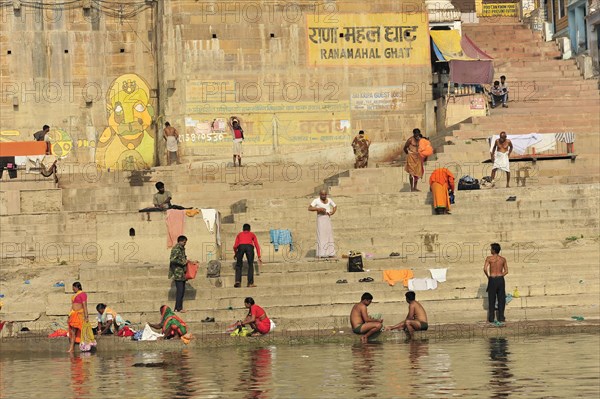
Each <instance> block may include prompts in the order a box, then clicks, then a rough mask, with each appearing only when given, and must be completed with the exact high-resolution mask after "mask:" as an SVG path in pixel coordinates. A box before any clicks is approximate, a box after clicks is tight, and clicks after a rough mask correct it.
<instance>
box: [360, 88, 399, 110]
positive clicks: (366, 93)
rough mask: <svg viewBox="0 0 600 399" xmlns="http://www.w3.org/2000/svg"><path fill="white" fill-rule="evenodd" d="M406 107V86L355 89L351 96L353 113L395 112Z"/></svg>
mask: <svg viewBox="0 0 600 399" xmlns="http://www.w3.org/2000/svg"><path fill="white" fill-rule="evenodd" d="M405 106H406V88H405V87H404V86H386V87H373V88H369V89H364V88H355V89H352V92H351V94H350V109H351V110H352V111H395V110H399V109H401V108H404V107H405Z"/></svg>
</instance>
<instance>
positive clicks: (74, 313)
mask: <svg viewBox="0 0 600 399" xmlns="http://www.w3.org/2000/svg"><path fill="white" fill-rule="evenodd" d="M73 292H74V293H75V295H73V296H72V297H71V312H70V313H69V318H68V319H67V325H68V326H69V341H70V346H69V350H68V352H73V350H74V348H75V343H76V342H77V343H79V342H80V341H81V329H82V328H83V323H84V322H85V321H87V320H88V309H87V294H86V293H85V292H83V288H82V287H81V283H80V282H79V281H76V282H74V283H73Z"/></svg>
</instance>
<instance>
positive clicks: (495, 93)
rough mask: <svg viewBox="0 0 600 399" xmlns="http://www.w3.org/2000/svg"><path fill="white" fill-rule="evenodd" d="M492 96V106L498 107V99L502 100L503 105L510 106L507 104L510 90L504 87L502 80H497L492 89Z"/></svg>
mask: <svg viewBox="0 0 600 399" xmlns="http://www.w3.org/2000/svg"><path fill="white" fill-rule="evenodd" d="M490 98H491V99H492V108H496V101H502V106H503V107H504V108H508V105H506V102H507V101H508V92H507V91H505V90H504V89H502V87H501V86H500V82H499V81H497V80H496V81H495V82H494V85H493V86H492V88H491V89H490Z"/></svg>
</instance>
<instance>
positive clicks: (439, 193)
mask: <svg viewBox="0 0 600 399" xmlns="http://www.w3.org/2000/svg"><path fill="white" fill-rule="evenodd" d="M429 186H430V187H431V195H432V197H433V209H435V212H436V213H437V214H438V215H439V214H443V213H445V214H450V195H449V192H454V175H453V174H452V172H450V171H449V170H448V169H446V168H438V169H436V170H434V171H433V173H431V177H429Z"/></svg>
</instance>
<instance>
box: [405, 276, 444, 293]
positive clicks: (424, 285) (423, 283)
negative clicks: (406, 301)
mask: <svg viewBox="0 0 600 399" xmlns="http://www.w3.org/2000/svg"><path fill="white" fill-rule="evenodd" d="M437 285H438V284H437V281H435V280H434V279H432V278H411V279H410V280H408V290H409V291H426V290H435V289H436V288H437Z"/></svg>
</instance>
